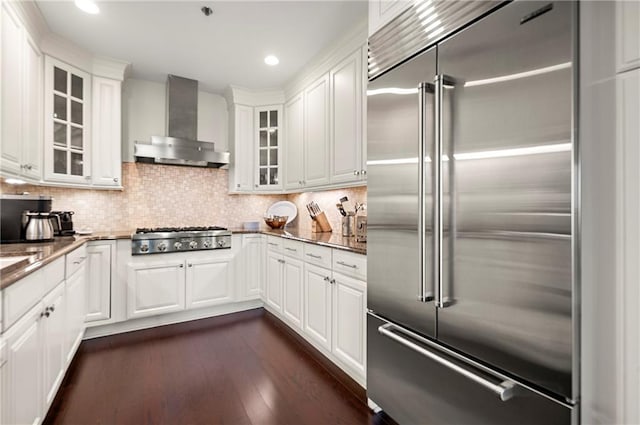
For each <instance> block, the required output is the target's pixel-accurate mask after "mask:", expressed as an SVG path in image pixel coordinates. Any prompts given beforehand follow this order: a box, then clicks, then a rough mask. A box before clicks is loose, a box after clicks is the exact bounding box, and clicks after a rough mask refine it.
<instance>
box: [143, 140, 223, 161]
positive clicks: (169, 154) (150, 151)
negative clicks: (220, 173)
mask: <svg viewBox="0 0 640 425" xmlns="http://www.w3.org/2000/svg"><path fill="white" fill-rule="evenodd" d="M134 156H135V159H136V161H138V162H151V163H160V164H170V165H189V166H199V167H212V168H216V167H221V166H223V165H226V164H228V163H229V152H217V151H215V150H214V144H213V143H209V142H199V141H196V140H190V139H180V138H176V137H162V136H152V137H151V144H149V143H142V142H135V143H134Z"/></svg>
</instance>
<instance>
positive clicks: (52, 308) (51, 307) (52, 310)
mask: <svg viewBox="0 0 640 425" xmlns="http://www.w3.org/2000/svg"><path fill="white" fill-rule="evenodd" d="M49 311H50V312H52V313H53V312H54V311H56V307H55V306H53V305H52V306H49Z"/></svg>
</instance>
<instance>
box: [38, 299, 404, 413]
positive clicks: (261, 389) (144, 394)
mask: <svg viewBox="0 0 640 425" xmlns="http://www.w3.org/2000/svg"><path fill="white" fill-rule="evenodd" d="M45 424H48V425H53V424H55V425H62V424H82V425H89V424H135V425H142V424H233V425H236V424H238V425H241V424H253V425H258V424H292V425H293V424H295V425H304V424H375V425H389V424H393V421H391V420H390V419H389V418H388V417H386V416H385V415H383V414H382V415H380V414H378V415H374V414H373V413H372V412H371V411H370V410H369V409H368V408H367V406H366V404H365V401H364V400H363V399H362V395H361V394H360V395H357V394H354V393H353V392H352V391H350V390H349V388H348V387H346V386H344V385H343V384H342V383H341V382H340V381H339V380H337V379H336V378H335V377H334V376H333V375H332V374H331V373H330V372H329V370H328V369H327V368H325V367H323V366H322V364H321V363H320V362H318V361H316V359H315V358H314V356H313V355H312V353H311V352H310V351H309V348H308V347H305V346H304V345H303V344H301V343H300V342H299V341H297V340H296V339H295V338H294V337H292V336H291V335H289V334H288V333H287V332H286V331H284V330H283V329H282V327H281V325H280V324H279V323H277V319H275V318H273V317H272V316H271V315H269V314H268V313H266V312H265V311H264V310H263V309H256V310H250V311H247V312H242V313H235V314H230V315H226V316H219V317H214V318H210V319H204V320H197V321H192V322H186V323H180V324H177V325H170V326H163V327H158V328H153V329H148V330H143V331H138V332H130V333H125V334H120V335H114V336H110V337H105V338H98V339H93V340H89V341H84V342H83V343H82V345H81V347H80V351H79V353H78V355H77V356H76V359H75V360H74V363H73V365H72V367H71V368H70V370H69V372H68V373H67V376H66V378H65V381H64V382H63V384H62V387H61V389H60V391H59V392H58V395H57V397H56V400H55V401H54V404H53V405H52V407H51V409H50V410H49V414H48V415H47V418H46V419H45Z"/></svg>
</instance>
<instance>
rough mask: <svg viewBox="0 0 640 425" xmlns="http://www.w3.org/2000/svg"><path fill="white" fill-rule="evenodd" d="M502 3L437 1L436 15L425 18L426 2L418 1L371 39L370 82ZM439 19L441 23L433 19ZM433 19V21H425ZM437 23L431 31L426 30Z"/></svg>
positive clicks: (432, 3)
mask: <svg viewBox="0 0 640 425" xmlns="http://www.w3.org/2000/svg"><path fill="white" fill-rule="evenodd" d="M501 3H504V2H503V1H456V2H453V1H449V0H437V1H432V2H431V4H430V7H432V8H433V9H432V10H433V11H432V13H431V14H430V15H427V16H422V15H424V13H425V10H424V6H423V5H424V4H425V2H418V1H417V2H415V3H414V4H413V5H412V6H410V7H409V8H408V9H407V10H405V11H404V12H402V13H401V14H400V15H398V16H397V17H396V18H395V19H394V20H392V21H391V22H389V23H388V24H387V25H385V26H384V27H382V28H380V29H379V30H378V31H376V32H375V33H374V34H373V35H371V37H369V55H368V57H369V60H368V65H369V68H368V75H369V80H372V79H374V78H376V77H377V76H379V75H381V74H382V73H384V72H385V71H387V70H388V69H390V68H391V67H393V66H395V65H397V64H398V63H400V62H402V61H403V60H405V59H407V58H409V57H411V56H413V55H415V54H416V53H418V52H420V51H422V50H426V49H427V48H429V47H430V46H433V45H435V44H436V43H438V42H439V41H441V40H442V39H444V38H446V37H449V36H450V35H452V34H453V33H455V32H457V31H459V30H460V29H462V28H464V27H465V26H467V25H468V24H470V23H472V22H473V21H475V20H476V19H478V18H480V17H481V16H483V15H484V14H486V13H487V12H489V11H490V10H492V9H494V8H496V7H498V6H500V5H501ZM421 6H422V7H421ZM421 16H422V17H421ZM435 16H437V20H436V19H433V18H435ZM429 17H431V18H432V19H433V20H432V21H430V22H425V20H428V19H429ZM425 23H426V24H428V25H427V26H425ZM434 24H435V26H434V27H433V29H432V30H431V31H425V29H426V28H429V26H430V25H434Z"/></svg>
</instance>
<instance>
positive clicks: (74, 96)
mask: <svg viewBox="0 0 640 425" xmlns="http://www.w3.org/2000/svg"><path fill="white" fill-rule="evenodd" d="M44 87H45V91H44V92H45V96H44V97H45V108H44V111H45V113H44V117H45V118H44V178H45V180H47V181H53V182H65V183H76V184H83V185H88V184H90V183H91V170H90V164H91V160H90V158H91V156H90V154H91V142H90V135H91V132H90V131H89V130H90V120H91V111H90V109H91V76H90V75H89V74H88V73H86V72H84V71H81V70H80V69H78V68H75V67H73V66H71V65H68V64H66V63H64V62H61V61H59V60H57V59H54V58H52V57H50V56H45V75H44Z"/></svg>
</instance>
